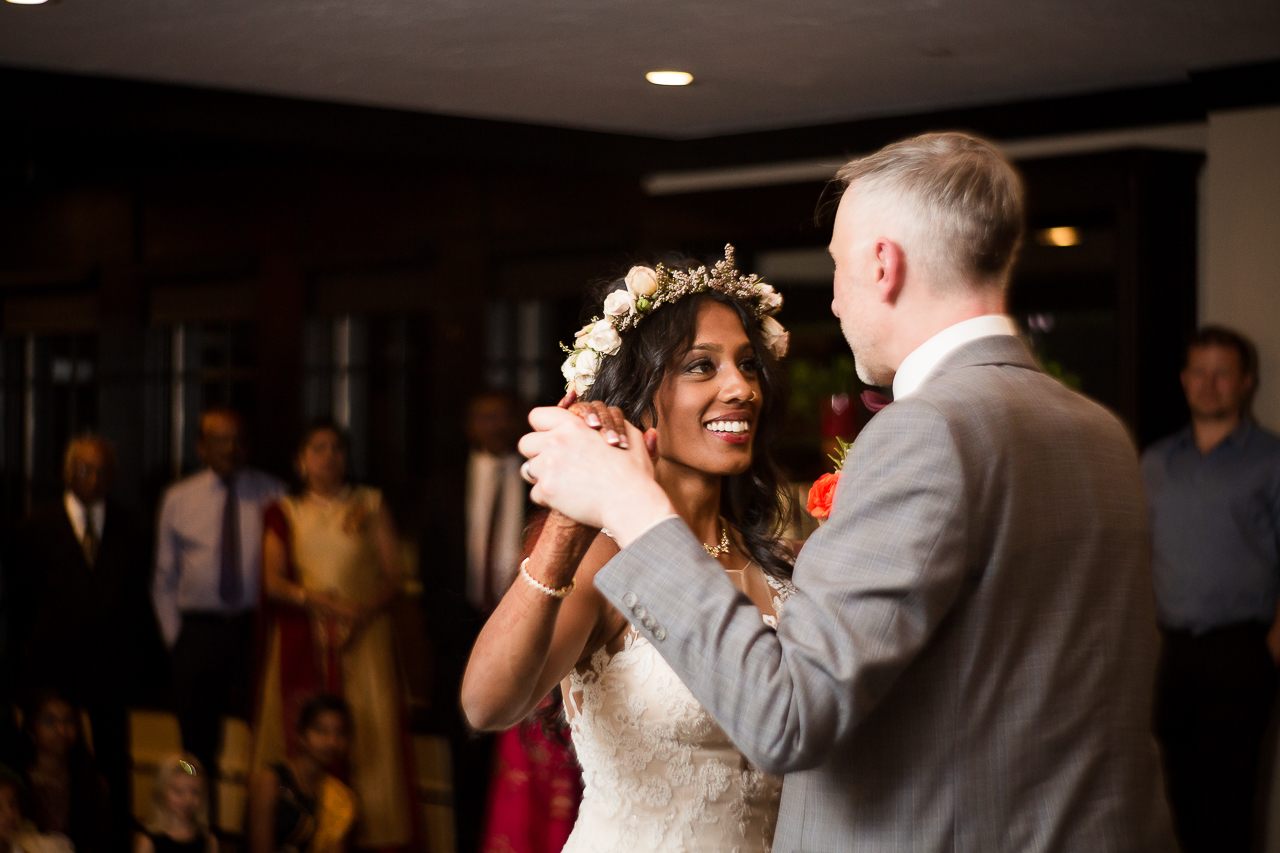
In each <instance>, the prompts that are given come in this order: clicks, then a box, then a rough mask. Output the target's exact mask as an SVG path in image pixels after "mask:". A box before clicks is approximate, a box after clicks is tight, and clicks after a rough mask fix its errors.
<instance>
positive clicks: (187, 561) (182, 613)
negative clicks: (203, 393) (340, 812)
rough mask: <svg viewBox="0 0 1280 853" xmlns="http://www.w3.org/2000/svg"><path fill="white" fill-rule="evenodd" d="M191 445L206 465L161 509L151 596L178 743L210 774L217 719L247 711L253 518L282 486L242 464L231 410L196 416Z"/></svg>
mask: <svg viewBox="0 0 1280 853" xmlns="http://www.w3.org/2000/svg"><path fill="white" fill-rule="evenodd" d="M196 449H197V451H198V452H199V455H200V459H201V460H202V461H203V462H204V464H205V466H206V467H205V468H204V469H203V470H202V471H200V472H199V473H197V474H193V475H192V476H190V477H187V478H186V479H185V480H182V481H180V482H178V483H176V484H175V485H173V486H171V487H170V488H169V490H168V491H167V492H166V493H165V495H164V499H163V502H162V505H161V509H160V524H159V532H158V535H157V542H156V572H155V580H154V584H153V587H152V597H153V600H154V602H155V610H156V615H157V616H158V617H159V620H160V627H161V630H162V631H163V633H164V639H165V642H166V643H167V644H168V646H169V647H170V649H171V650H172V661H173V680H174V693H175V699H176V703H177V712H178V722H179V724H180V725H181V727H182V742H183V745H184V747H185V748H186V749H187V751H189V752H191V753H194V754H195V755H196V757H197V758H199V759H200V762H201V763H202V764H203V765H204V766H205V767H208V768H210V772H211V773H213V774H214V775H215V777H216V769H215V768H216V767H217V764H216V760H217V748H218V736H219V726H220V724H221V719H222V716H223V715H232V716H238V717H246V718H247V717H248V712H249V695H250V693H249V691H250V684H249V682H250V676H249V672H250V669H251V665H252V664H251V662H252V659H253V632H254V611H255V608H256V607H257V605H258V586H259V575H260V567H261V560H262V516H263V512H264V511H265V510H266V508H267V506H268V505H269V504H270V503H272V502H273V501H274V500H275V499H276V498H278V497H279V496H280V495H282V494H283V493H284V485H283V484H282V483H281V482H280V481H279V480H277V479H276V478H275V477H272V476H270V475H268V474H264V473H262V472H261V471H255V470H253V469H250V468H246V467H244V462H245V435H244V422H243V421H242V419H241V418H240V416H239V415H238V414H236V413H235V412H233V411H230V410H228V409H214V410H211V411H209V412H206V413H205V415H204V417H202V418H201V419H200V435H199V439H198V441H197V444H196ZM212 789H213V790H216V785H215V786H212ZM213 805H214V806H215V808H216V805H217V803H216V802H215V803H214V804H213Z"/></svg>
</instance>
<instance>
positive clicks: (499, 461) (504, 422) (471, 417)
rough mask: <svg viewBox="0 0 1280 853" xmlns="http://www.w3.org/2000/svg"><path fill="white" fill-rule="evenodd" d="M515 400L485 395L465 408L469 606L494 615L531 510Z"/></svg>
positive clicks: (501, 394)
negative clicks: (518, 443)
mask: <svg viewBox="0 0 1280 853" xmlns="http://www.w3.org/2000/svg"><path fill="white" fill-rule="evenodd" d="M521 414H522V413H521V410H520V406H519V404H518V403H517V402H516V399H515V398H514V397H512V396H511V395H510V394H508V393H506V392H503V391H486V392H484V393H482V394H479V395H478V396H476V397H475V398H473V399H472V400H471V403H470V405H469V406H468V407H467V424H466V428H467V441H468V442H469V443H470V445H471V453H470V455H469V457H468V459H467V494H466V506H467V601H469V602H470V603H471V606H472V607H473V608H475V610H476V611H477V612H479V613H481V614H486V615H487V614H489V613H491V612H493V608H494V607H496V606H497V604H498V601H499V600H500V599H501V598H502V596H503V594H504V593H506V591H507V588H508V587H509V586H511V581H512V580H513V579H514V578H515V575H516V571H517V569H518V567H519V565H520V557H521V554H520V537H521V534H522V533H523V532H524V522H525V514H526V510H527V508H528V505H529V495H528V488H529V487H528V485H527V484H526V483H525V482H524V481H523V480H522V479H520V464H521V463H522V462H523V461H524V457H522V456H521V455H520V454H519V453H517V452H516V441H518V440H519V438H520V435H521V433H522V431H523V426H524V421H523V419H522V417H521Z"/></svg>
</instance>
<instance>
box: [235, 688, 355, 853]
mask: <svg viewBox="0 0 1280 853" xmlns="http://www.w3.org/2000/svg"><path fill="white" fill-rule="evenodd" d="M350 734H351V709H350V708H348V707H347V703H346V702H344V701H342V700H341V699H339V698H338V697H336V696H330V695H327V694H322V695H320V696H316V697H314V698H312V699H311V700H310V701H308V702H307V703H306V704H305V705H304V706H303V707H302V711H301V713H300V715H299V716H298V726H297V738H296V740H295V741H294V748H293V749H292V750H291V751H290V753H289V756H288V757H287V758H283V759H281V760H279V761H275V762H272V763H271V764H270V765H269V766H267V767H263V768H260V769H259V770H257V771H256V772H255V773H254V775H253V780H252V781H251V783H250V786H249V830H248V834H249V853H277V851H282V850H308V851H311V853H337V851H339V850H342V849H343V848H344V847H345V846H346V843H347V841H348V836H349V835H350V832H351V827H352V825H353V824H354V823H355V796H354V795H353V794H352V792H351V789H350V788H348V787H347V786H346V785H344V784H342V782H341V781H339V780H338V778H337V776H336V775H334V774H335V773H337V772H341V768H342V767H343V766H344V765H345V764H346V761H347V747H348V743H349V739H350Z"/></svg>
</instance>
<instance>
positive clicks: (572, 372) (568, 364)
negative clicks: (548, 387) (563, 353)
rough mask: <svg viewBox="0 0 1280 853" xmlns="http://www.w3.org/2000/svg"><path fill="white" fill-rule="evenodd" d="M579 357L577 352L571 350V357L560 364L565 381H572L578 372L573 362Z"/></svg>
mask: <svg viewBox="0 0 1280 853" xmlns="http://www.w3.org/2000/svg"><path fill="white" fill-rule="evenodd" d="M577 357H578V354H577V353H576V352H571V353H569V357H568V358H566V359H565V360H564V364H562V365H560V373H561V374H563V375H564V381H565V382H572V381H573V377H574V376H576V375H577V373H578V371H577V369H576V368H574V366H573V362H574V360H575V359H576V358H577Z"/></svg>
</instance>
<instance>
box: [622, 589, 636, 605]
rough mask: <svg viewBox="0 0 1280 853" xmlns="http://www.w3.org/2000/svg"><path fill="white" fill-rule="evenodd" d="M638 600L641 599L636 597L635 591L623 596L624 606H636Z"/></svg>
mask: <svg viewBox="0 0 1280 853" xmlns="http://www.w3.org/2000/svg"><path fill="white" fill-rule="evenodd" d="M637 601H639V599H638V598H636V594H635V593H634V592H628V593H627V594H626V595H624V596H622V606H623V607H635V606H636V602H637Z"/></svg>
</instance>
